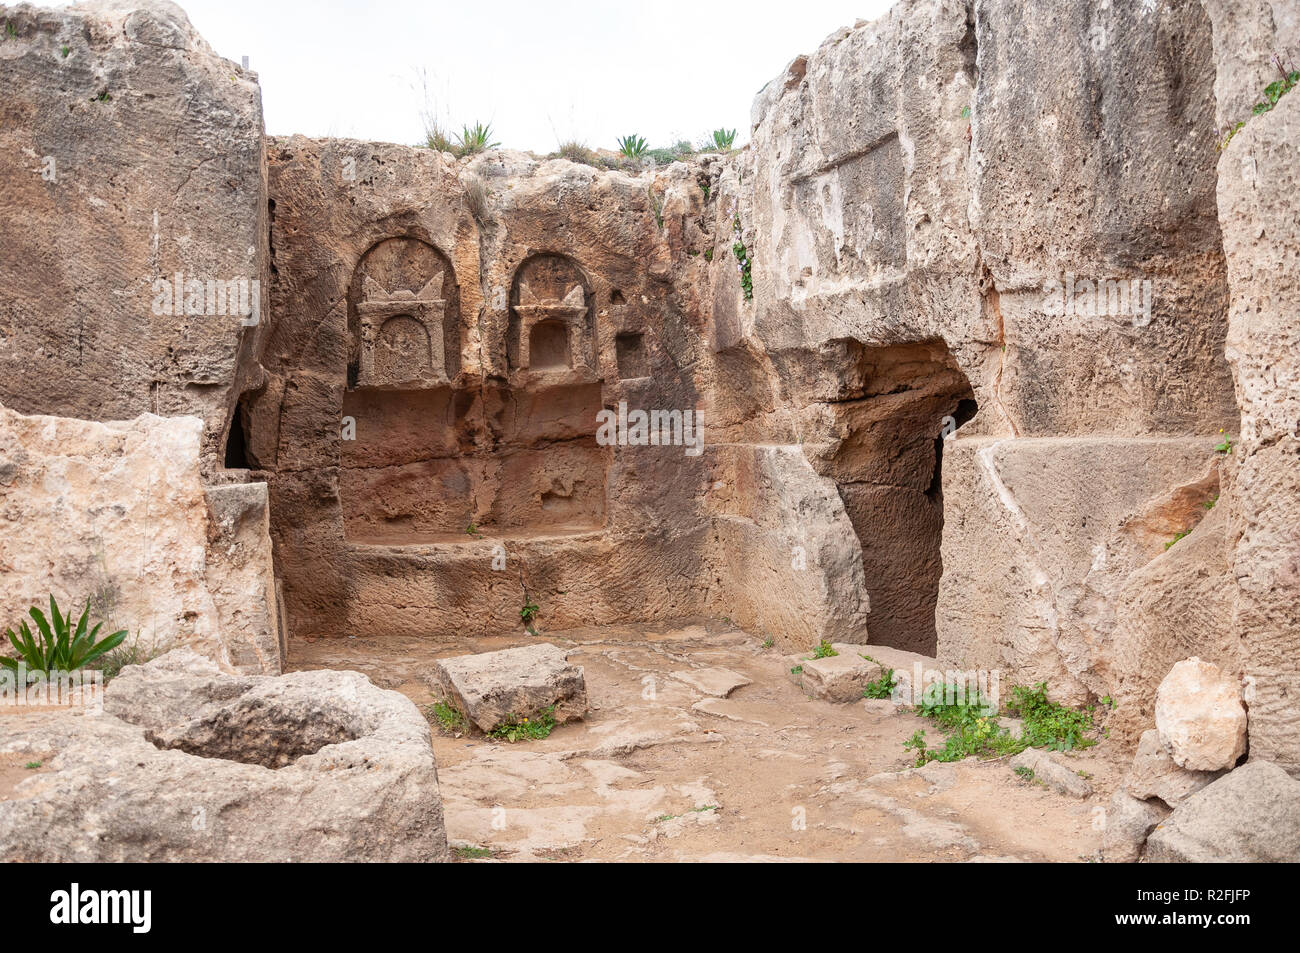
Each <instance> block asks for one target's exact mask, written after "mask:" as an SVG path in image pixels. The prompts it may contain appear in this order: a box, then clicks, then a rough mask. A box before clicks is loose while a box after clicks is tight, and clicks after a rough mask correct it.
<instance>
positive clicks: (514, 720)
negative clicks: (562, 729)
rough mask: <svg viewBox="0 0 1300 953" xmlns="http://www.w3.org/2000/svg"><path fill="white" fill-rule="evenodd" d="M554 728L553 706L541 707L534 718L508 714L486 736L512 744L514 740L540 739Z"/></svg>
mask: <svg viewBox="0 0 1300 953" xmlns="http://www.w3.org/2000/svg"><path fill="white" fill-rule="evenodd" d="M554 728H555V706H554V705H551V706H549V707H548V708H543V709H542V710H541V711H540V712H538V714H537V717H536V718H519V717H518V716H516V715H510V716H509V717H508V718H506V720H505V721H503V722H501V724H499V725H497V726H496V727H495V728H493V729H492V730H491V731H489V732H488V737H490V738H498V739H500V740H502V741H508V742H510V743H511V744H514V743H515V742H516V741H541V740H542V739H543V738H546V737H547V736H549V735H550V733H551V731H552V730H553V729H554Z"/></svg>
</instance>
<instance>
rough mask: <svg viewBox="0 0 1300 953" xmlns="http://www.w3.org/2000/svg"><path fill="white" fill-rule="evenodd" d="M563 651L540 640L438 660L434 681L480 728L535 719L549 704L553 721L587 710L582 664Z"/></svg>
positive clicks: (585, 685) (486, 728)
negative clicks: (508, 647) (535, 643)
mask: <svg viewBox="0 0 1300 953" xmlns="http://www.w3.org/2000/svg"><path fill="white" fill-rule="evenodd" d="M564 654H565V653H564V650H563V649H561V648H559V647H557V646H554V645H551V644H550V643H543V644H540V645H526V646H523V647H522V648H516V649H502V650H501V651H499V652H480V653H479V654H477V655H458V656H456V657H455V658H447V659H441V660H439V661H438V663H437V665H435V666H434V669H433V672H432V673H431V681H432V683H433V684H434V685H435V686H436V687H437V688H438V689H440V690H441V691H442V693H443V697H444V698H446V700H447V701H448V703H449V704H451V705H452V706H453V707H454V708H457V709H459V710H460V712H461V713H462V714H464V715H465V716H466V717H467V718H468V719H469V720H470V721H472V722H473V723H474V724H475V725H477V726H478V727H479V728H480V729H481V730H482V731H484V732H488V731H491V730H492V729H493V728H496V727H497V726H498V725H500V724H502V723H503V722H506V721H509V720H511V719H514V720H518V719H522V718H535V717H537V716H538V715H540V714H541V713H542V712H543V711H545V710H546V709H548V708H553V709H554V711H552V713H551V714H552V717H554V718H555V720H556V721H557V722H565V721H569V720H570V719H573V718H581V717H582V716H583V715H584V714H585V713H586V711H587V683H586V681H585V679H584V678H583V674H582V668H581V667H580V666H577V665H570V664H569V663H568V661H566V660H565V657H564Z"/></svg>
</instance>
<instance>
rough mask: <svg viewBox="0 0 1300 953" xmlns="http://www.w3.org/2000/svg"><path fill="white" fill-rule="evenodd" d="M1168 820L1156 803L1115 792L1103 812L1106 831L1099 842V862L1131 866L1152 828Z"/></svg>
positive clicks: (1162, 808)
mask: <svg viewBox="0 0 1300 953" xmlns="http://www.w3.org/2000/svg"><path fill="white" fill-rule="evenodd" d="M1168 816H1169V808H1167V807H1165V806H1164V805H1163V804H1161V803H1160V802H1159V801H1142V800H1139V799H1137V798H1135V797H1130V796H1129V795H1127V794H1125V793H1124V792H1123V791H1116V792H1115V795H1114V797H1112V798H1111V799H1110V806H1109V807H1108V808H1107V809H1106V830H1105V831H1104V833H1103V834H1102V838H1101V859H1102V860H1104V861H1105V862H1106V863H1108V864H1132V863H1136V862H1137V859H1138V858H1139V857H1141V856H1142V847H1143V845H1144V844H1146V842H1147V837H1148V836H1149V835H1150V834H1151V831H1152V830H1154V829H1155V826H1156V825H1157V824H1159V823H1160V822H1161V821H1162V820H1164V819H1165V818H1166V817H1168Z"/></svg>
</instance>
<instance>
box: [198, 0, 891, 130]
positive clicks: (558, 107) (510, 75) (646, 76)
mask: <svg viewBox="0 0 1300 953" xmlns="http://www.w3.org/2000/svg"><path fill="white" fill-rule="evenodd" d="M179 2H180V5H181V6H182V7H183V8H184V9H185V10H186V12H188V13H189V15H190V19H191V21H192V22H193V23H194V25H195V27H197V28H198V30H199V32H200V33H202V34H203V36H204V37H205V38H206V39H207V41H208V42H209V43H210V44H211V45H212V46H213V48H214V49H216V51H217V52H218V53H220V54H221V55H223V56H226V57H228V58H230V59H232V60H235V61H236V62H238V61H239V59H240V57H241V56H248V57H249V60H250V62H249V65H250V67H252V68H253V69H254V70H256V71H257V72H258V73H259V74H260V78H261V83H262V100H263V104H264V107H265V111H266V127H267V131H268V132H270V133H272V134H277V135H278V134H288V133H294V132H300V133H303V134H305V135H310V136H325V135H333V136H348V137H352V138H358V139H378V140H385V141H392V142H405V143H415V142H417V141H420V140H422V139H423V134H422V129H423V126H422V123H421V120H420V110H421V104H422V101H423V99H424V96H423V94H422V92H421V91H420V80H419V78H418V77H419V71H420V70H424V71H425V74H426V75H427V76H428V89H429V93H430V96H431V99H433V100H434V104H435V105H436V107H437V109H438V111H439V112H440V113H441V116H442V119H443V120H444V121H447V120H449V121H450V122H451V123H453V124H456V125H457V127H459V124H460V123H469V122H474V121H475V120H482V121H484V122H491V123H492V126H493V130H494V133H495V138H496V139H498V140H500V142H501V144H502V145H503V146H506V147H513V148H518V149H531V150H534V151H536V152H551V151H554V149H555V147H556V144H557V142H559V141H562V140H568V139H575V138H576V139H578V140H581V141H585V142H586V143H587V145H589V146H592V147H597V146H602V147H606V148H615V140H616V139H617V137H618V136H621V135H625V134H627V133H637V134H639V135H642V136H644V137H645V138H646V139H648V140H649V141H650V145H651V146H652V147H658V146H667V145H670V144H671V143H673V142H675V141H677V140H678V139H683V138H685V139H690V140H691V141H692V142H696V141H698V140H699V139H700V138H701V137H702V136H704V135H705V134H706V133H707V132H709V131H710V130H712V129H715V128H717V127H719V126H725V127H727V128H735V129H737V130H739V135H738V136H737V139H736V144H737V145H740V144H741V143H743V142H745V141H747V140H748V138H749V107H750V104H751V102H752V101H753V98H754V94H755V93H757V92H758V91H759V90H760V89H761V88H762V87H763V85H764V84H765V83H766V82H767V81H768V80H770V79H771V78H772V77H774V76H776V74H777V73H778V72H780V70H781V69H782V68H783V67H784V66H785V64H786V63H788V62H789V61H790V60H792V59H794V57H795V56H797V55H798V54H800V53H811V52H812V51H813V50H814V49H815V48H816V47H817V46H818V45H819V44H820V43H821V41H822V40H823V39H824V38H825V37H826V36H827V35H828V34H829V33H831V32H832V31H834V30H836V29H837V28H839V27H841V26H850V25H852V24H853V23H854V21H856V20H858V19H867V20H870V19H875V18H876V17H878V16H879V15H880V14H882V13H883V12H884V11H885V10H887V9H888V8H889V7H890V5H891V0H854V2H846V0H795V2H790V0H784V2H780V3H777V2H770V0H747V2H730V3H728V2H720V0H658V2H654V3H641V2H636V0H574V2H569V3H564V2H549V3H548V2H545V0H532V2H528V0H477V2H476V0H458V2H456V3H446V2H436V0H435V2H429V0H425V2H420V0H371V2H362V0H314V2H308V0H179Z"/></svg>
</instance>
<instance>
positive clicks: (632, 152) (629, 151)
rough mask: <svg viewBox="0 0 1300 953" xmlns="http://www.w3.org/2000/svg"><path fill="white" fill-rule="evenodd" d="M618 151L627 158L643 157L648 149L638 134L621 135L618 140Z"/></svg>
mask: <svg viewBox="0 0 1300 953" xmlns="http://www.w3.org/2000/svg"><path fill="white" fill-rule="evenodd" d="M618 151H619V154H621V155H623V156H626V157H627V158H629V159H643V158H645V156H646V153H648V152H649V151H650V149H649V147H648V146H647V145H646V141H645V140H644V139H642V138H641V137H640V136H637V135H631V136H623V137H621V138H620V139H619V140H618Z"/></svg>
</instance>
